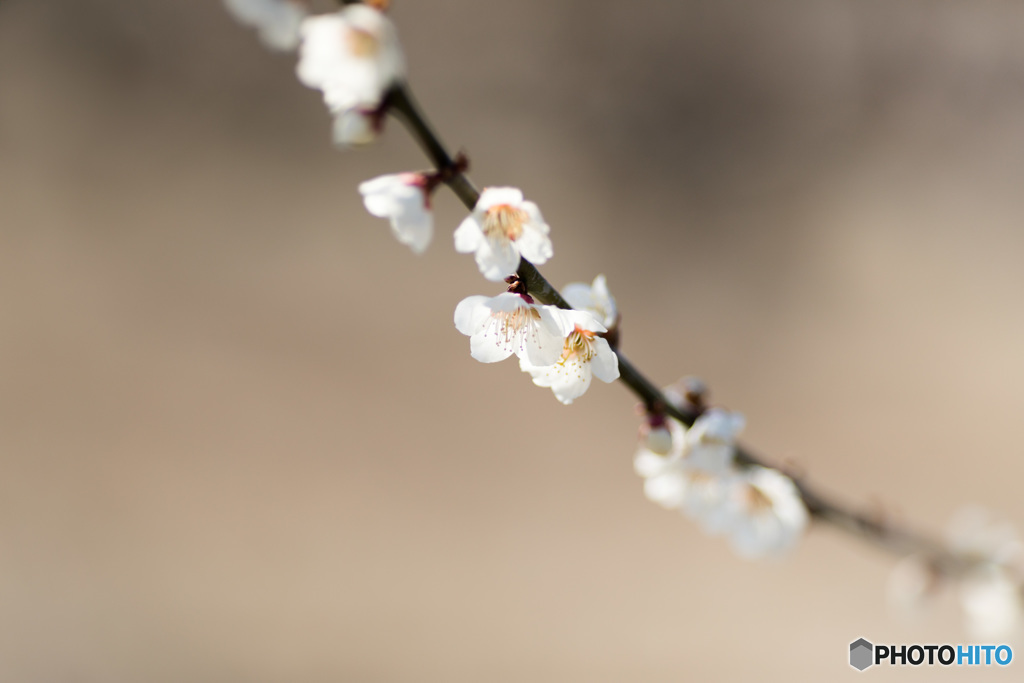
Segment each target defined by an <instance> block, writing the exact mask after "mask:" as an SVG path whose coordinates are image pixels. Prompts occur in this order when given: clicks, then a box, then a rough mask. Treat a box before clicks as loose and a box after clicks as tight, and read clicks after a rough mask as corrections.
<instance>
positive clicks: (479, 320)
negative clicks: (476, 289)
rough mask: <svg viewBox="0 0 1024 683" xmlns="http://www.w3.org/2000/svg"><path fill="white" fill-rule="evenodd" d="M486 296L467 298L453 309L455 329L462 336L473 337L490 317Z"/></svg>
mask: <svg viewBox="0 0 1024 683" xmlns="http://www.w3.org/2000/svg"><path fill="white" fill-rule="evenodd" d="M487 301H488V298H487V297H486V296H480V295H479V294H478V295H475V296H467V297H466V298H465V299H463V300H462V301H460V302H459V305H458V306H456V307H455V329H457V330H458V331H459V332H461V333H462V334H464V335H467V336H469V335H473V334H476V333H477V330H480V329H481V328H482V327H483V326H484V323H486V322H487V319H488V318H489V317H490V314H491V312H490V309H488V308H487V306H486V303H487Z"/></svg>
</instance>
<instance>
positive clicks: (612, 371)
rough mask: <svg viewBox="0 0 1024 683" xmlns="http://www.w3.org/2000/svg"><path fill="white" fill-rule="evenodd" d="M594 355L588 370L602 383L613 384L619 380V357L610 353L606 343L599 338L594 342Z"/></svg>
mask: <svg viewBox="0 0 1024 683" xmlns="http://www.w3.org/2000/svg"><path fill="white" fill-rule="evenodd" d="M594 350H595V351H596V354H595V355H594V357H593V358H592V359H591V360H590V369H591V371H592V372H593V373H594V376H595V377H597V378H598V379H599V380H601V381H602V382H614V381H615V380H617V379H618V378H619V357H618V356H616V355H615V352H614V351H612V347H611V346H609V344H608V341H607V340H606V339H603V338H601V337H598V338H596V339H595V340H594Z"/></svg>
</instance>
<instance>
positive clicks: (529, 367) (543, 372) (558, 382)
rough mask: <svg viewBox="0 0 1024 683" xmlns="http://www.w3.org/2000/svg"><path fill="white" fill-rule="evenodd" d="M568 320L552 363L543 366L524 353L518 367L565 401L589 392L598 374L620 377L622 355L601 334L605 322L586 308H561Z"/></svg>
mask: <svg viewBox="0 0 1024 683" xmlns="http://www.w3.org/2000/svg"><path fill="white" fill-rule="evenodd" d="M560 313H561V314H562V319H563V320H564V321H565V323H566V332H567V334H566V337H565V342H564V344H563V347H562V354H561V356H560V357H559V358H558V360H557V361H556V362H554V363H552V364H548V365H544V366H540V365H538V364H536V363H533V362H531V360H530V359H529V358H523V357H521V358H520V359H519V367H520V368H522V370H523V372H528V373H530V375H531V376H532V377H533V383H534V384H536V385H537V386H539V387H550V388H551V391H552V392H553V393H554V394H555V398H557V399H558V400H559V401H561V402H562V403H563V404H565V405H569V404H570V403H572V402H573V400H574V399H577V398H579V397H580V396H582V395H583V394H585V393H586V391H587V389H588V388H589V387H590V382H591V380H592V379H593V378H594V377H597V378H598V379H599V380H601V381H602V382H614V381H615V380H616V379H618V378H619V358H618V356H616V355H615V352H614V351H612V347H611V346H610V345H609V344H608V340H606V339H605V338H604V337H601V336H599V333H601V332H607V330H606V329H605V326H604V325H602V324H601V323H599V322H598V321H597V319H596V318H595V317H594V316H593V315H591V314H590V313H587V312H586V311H572V310H568V311H560Z"/></svg>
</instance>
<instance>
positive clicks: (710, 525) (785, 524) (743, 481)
mask: <svg viewBox="0 0 1024 683" xmlns="http://www.w3.org/2000/svg"><path fill="white" fill-rule="evenodd" d="M667 393H669V392H667ZM744 424H745V421H744V419H743V416H742V415H740V414H739V413H734V412H729V411H726V410H722V409H719V408H711V409H709V410H706V411H705V412H703V413H702V414H701V415H700V417H698V418H697V420H696V421H695V422H694V423H693V425H692V426H691V427H689V428H687V427H685V426H684V425H682V424H681V423H679V422H677V421H676V420H673V419H671V418H665V417H662V416H660V415H654V416H651V417H650V418H649V422H648V424H647V425H646V426H645V429H644V430H643V432H642V438H641V443H640V445H639V447H638V448H637V452H636V455H635V456H634V459H633V467H634V469H635V470H636V473H637V474H639V475H640V476H641V477H643V479H644V494H645V495H646V496H647V498H649V499H650V500H651V501H653V502H655V503H657V504H659V505H661V506H662V507H664V508H667V509H670V510H678V511H679V512H681V513H683V514H684V515H686V516H687V517H689V518H691V519H693V520H694V521H696V522H697V523H698V524H699V525H700V527H701V528H702V529H703V530H704V531H705V532H706V533H708V534H711V535H716V536H717V535H722V536H727V537H728V538H729V540H730V541H731V543H732V547H733V549H734V550H735V551H736V553H737V554H738V555H740V556H742V557H747V558H756V557H762V556H768V555H780V554H782V553H784V552H785V551H787V550H789V549H790V548H792V547H793V546H794V545H795V544H796V542H797V541H798V540H799V538H800V536H801V535H802V533H803V531H804V529H805V528H806V527H807V522H808V518H809V515H808V513H807V508H806V507H805V506H804V503H803V499H802V498H801V497H800V492H799V491H798V490H797V487H796V485H795V484H794V483H793V481H792V480H791V479H789V478H788V477H786V476H785V475H783V474H782V473H780V472H778V471H777V470H773V469H769V468H767V467H760V466H752V467H738V466H737V463H736V437H737V436H738V435H739V433H740V432H741V431H742V430H743V427H744Z"/></svg>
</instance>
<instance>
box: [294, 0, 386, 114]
mask: <svg viewBox="0 0 1024 683" xmlns="http://www.w3.org/2000/svg"><path fill="white" fill-rule="evenodd" d="M300 33H301V37H302V42H301V44H300V46H299V64H298V67H296V72H297V73H298V76H299V80H300V81H302V83H303V84H304V85H306V86H308V87H310V88H316V89H317V90H320V91H321V92H322V93H323V96H324V102H325V103H326V104H327V107H328V108H329V109H330V110H331V112H332V113H334V114H339V113H340V112H344V111H347V110H352V109H356V108H362V109H365V110H368V111H373V110H375V109H377V108H378V107H379V106H380V104H381V101H382V100H383V99H384V94H385V93H386V92H387V90H388V88H390V87H391V86H392V85H394V84H395V83H397V82H398V81H400V80H401V79H402V78H404V76H405V57H404V56H403V55H402V49H401V46H400V45H399V42H398V35H397V33H396V32H395V27H394V25H393V24H392V23H391V20H390V19H388V17H387V16H386V15H385V14H383V13H382V12H380V11H379V10H377V9H375V8H373V7H370V6H368V5H364V4H353V5H346V6H345V7H343V8H342V9H340V10H339V11H337V12H334V13H331V14H321V15H317V16H312V17H307V18H306V19H305V20H303V22H302V26H301V28H300ZM336 132H337V131H336Z"/></svg>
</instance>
